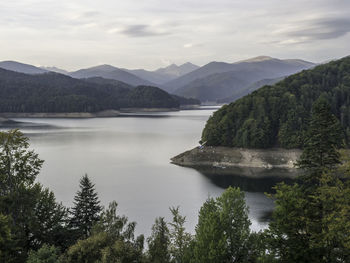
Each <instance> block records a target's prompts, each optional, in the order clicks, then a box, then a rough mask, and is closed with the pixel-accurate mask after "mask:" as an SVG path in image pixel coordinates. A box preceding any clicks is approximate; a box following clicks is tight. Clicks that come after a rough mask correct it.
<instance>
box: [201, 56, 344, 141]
mask: <svg viewBox="0 0 350 263" xmlns="http://www.w3.org/2000/svg"><path fill="white" fill-rule="evenodd" d="M320 96H322V97H324V98H326V99H327V100H328V101H329V102H330V104H331V106H332V111H333V113H334V114H335V115H336V116H337V117H338V118H339V120H340V122H341V124H342V126H343V128H344V134H345V137H346V142H347V144H348V145H349V139H350V57H346V58H343V59H340V60H338V61H333V62H330V63H328V64H325V65H320V66H317V67H315V68H313V69H310V70H305V71H303V72H300V73H297V74H295V75H292V76H289V77H287V78H285V79H284V80H282V81H280V82H278V83H277V84H275V85H273V86H265V87H263V88H260V89H259V90H256V91H254V92H253V93H251V94H249V95H247V96H245V97H243V98H241V99H239V100H237V101H235V102H233V103H231V104H229V105H225V106H223V107H222V108H221V109H220V110H218V111H216V112H215V113H214V114H213V116H212V117H210V118H209V120H208V122H207V124H206V126H205V128H204V130H203V133H202V140H203V141H206V142H207V145H215V146H218V145H221V146H230V147H244V148H269V147H276V146H278V147H283V148H300V147H302V145H303V138H304V136H303V134H304V133H305V131H306V129H307V126H308V119H309V117H310V111H311V107H312V104H313V102H314V101H316V100H317V99H318V98H319V97H320Z"/></svg>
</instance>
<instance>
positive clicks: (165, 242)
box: [147, 217, 170, 263]
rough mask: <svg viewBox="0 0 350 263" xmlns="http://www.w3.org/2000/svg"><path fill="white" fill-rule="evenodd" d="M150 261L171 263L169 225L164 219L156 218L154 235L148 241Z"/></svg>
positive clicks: (153, 227) (153, 262)
mask: <svg viewBox="0 0 350 263" xmlns="http://www.w3.org/2000/svg"><path fill="white" fill-rule="evenodd" d="M147 242H148V247H149V249H148V252H149V260H150V262H152V263H169V262H170V251H169V245H170V235H169V229H168V227H167V223H166V222H165V220H164V218H163V217H159V218H156V221H155V223H154V225H153V226H152V234H151V236H150V237H149V238H148V239H147Z"/></svg>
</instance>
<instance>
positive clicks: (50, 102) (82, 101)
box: [0, 68, 199, 113]
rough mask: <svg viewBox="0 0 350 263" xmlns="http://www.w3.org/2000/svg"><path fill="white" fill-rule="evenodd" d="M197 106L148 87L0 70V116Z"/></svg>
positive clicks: (101, 80)
mask: <svg viewBox="0 0 350 263" xmlns="http://www.w3.org/2000/svg"><path fill="white" fill-rule="evenodd" d="M184 104H199V102H198V101H197V100H193V99H185V98H179V97H177V96H172V95H170V94H169V93H167V92H165V91H163V90H161V89H159V88H157V87H152V86H138V87H133V86H130V85H128V84H126V83H123V82H120V81H116V80H106V79H102V78H92V79H83V80H80V79H74V78H72V77H69V76H65V75H62V74H58V73H53V72H49V73H43V74H36V75H27V74H24V73H18V72H14V71H9V70H5V69H1V68H0V113H70V112H81V113H95V112H100V111H106V110H121V109H123V108H159V109H179V107H180V105H184Z"/></svg>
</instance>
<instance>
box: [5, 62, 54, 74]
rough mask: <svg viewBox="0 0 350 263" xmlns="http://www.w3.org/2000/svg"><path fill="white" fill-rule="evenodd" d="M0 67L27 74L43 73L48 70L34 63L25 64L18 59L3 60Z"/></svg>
mask: <svg viewBox="0 0 350 263" xmlns="http://www.w3.org/2000/svg"><path fill="white" fill-rule="evenodd" d="M0 68H3V69H7V70H11V71H16V72H21V73H26V74H41V73H45V72H48V71H47V70H46V69H42V68H38V67H35V66H33V65H29V64H24V63H20V62H16V61H2V62H0Z"/></svg>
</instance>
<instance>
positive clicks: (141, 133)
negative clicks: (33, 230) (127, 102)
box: [15, 108, 273, 236]
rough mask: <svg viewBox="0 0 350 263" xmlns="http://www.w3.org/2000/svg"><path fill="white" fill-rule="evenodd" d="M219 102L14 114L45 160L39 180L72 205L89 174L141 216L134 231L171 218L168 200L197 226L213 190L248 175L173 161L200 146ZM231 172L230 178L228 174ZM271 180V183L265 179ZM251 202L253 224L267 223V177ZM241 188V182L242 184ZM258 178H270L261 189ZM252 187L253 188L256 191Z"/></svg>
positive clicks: (105, 197)
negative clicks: (123, 111)
mask: <svg viewBox="0 0 350 263" xmlns="http://www.w3.org/2000/svg"><path fill="white" fill-rule="evenodd" d="M213 111H214V109H212V108H202V109H199V110H188V111H179V112H165V113H150V114H140V115H138V114H131V115H129V116H125V117H117V118H91V119H53V118H51V119H49V118H40V119H15V120H16V121H21V122H31V123H34V124H35V125H25V126H22V131H23V132H24V133H25V135H26V136H28V137H29V138H30V144H31V148H33V149H34V150H35V151H36V152H37V153H38V154H39V156H40V158H41V159H44V160H45V163H44V166H43V169H42V171H41V173H40V175H39V177H38V181H39V182H41V183H42V184H43V185H45V186H47V187H49V188H50V189H51V190H52V191H53V192H54V193H55V195H56V198H57V200H58V201H60V202H62V203H63V204H64V205H66V206H71V205H72V201H73V197H74V195H75V193H76V192H77V190H78V185H79V179H80V178H81V177H82V176H83V175H84V174H85V173H87V174H88V175H89V177H90V178H91V179H92V181H93V182H94V183H95V185H96V190H97V192H98V194H99V197H100V200H101V203H102V204H103V205H104V206H106V205H108V203H109V202H110V201H112V200H116V201H117V202H118V204H119V213H120V214H125V215H126V216H128V217H129V219H130V220H132V221H136V222H137V228H136V232H137V233H138V234H140V233H143V234H145V235H146V236H148V235H149V234H150V231H151V226H152V224H153V222H154V219H155V218H156V217H158V216H164V217H165V218H166V219H168V220H170V218H171V216H170V212H169V207H170V206H178V205H179V206H180V211H181V213H182V214H183V215H185V216H186V217H187V225H186V226H187V230H188V231H190V232H192V233H193V232H194V228H195V225H196V224H197V218H198V211H199V208H200V207H201V205H202V204H203V202H204V201H205V200H206V199H207V198H208V196H213V197H216V196H219V195H220V194H221V193H222V192H223V191H224V188H225V187H227V186H228V185H235V184H237V180H238V182H243V189H244V185H245V184H246V183H245V181H244V179H242V180H243V181H242V180H241V179H239V178H238V179H235V180H232V177H230V176H227V175H226V176H225V177H222V176H221V177H219V176H215V175H210V174H209V175H208V174H202V173H200V172H198V171H196V170H194V169H191V168H184V167H179V166H176V165H173V164H170V158H171V157H173V156H175V155H177V154H179V153H181V152H183V151H185V150H188V149H190V148H193V147H195V146H197V145H198V143H197V142H198V140H199V139H200V136H201V131H202V129H203V128H204V125H205V122H206V121H207V119H208V117H209V116H210V115H211V114H212V112H213ZM230 178H231V179H230ZM267 183H268V182H267ZM249 184H250V185H253V186H254V187H253V188H251V187H250V188H249V187H248V188H246V190H247V191H246V201H247V204H248V205H249V207H250V218H251V220H252V229H253V230H260V229H262V228H264V227H265V226H266V222H264V221H263V219H262V218H264V216H265V215H266V213H268V212H269V211H271V210H272V208H273V203H272V201H271V200H269V199H268V198H267V197H266V196H265V195H264V193H263V191H265V190H266V185H265V184H266V182H262V181H254V180H253V181H249ZM238 185H239V186H240V187H242V185H240V183H238ZM259 185H264V188H261V189H262V190H261V191H260V190H259V189H260V188H259ZM251 189H253V190H251Z"/></svg>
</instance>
